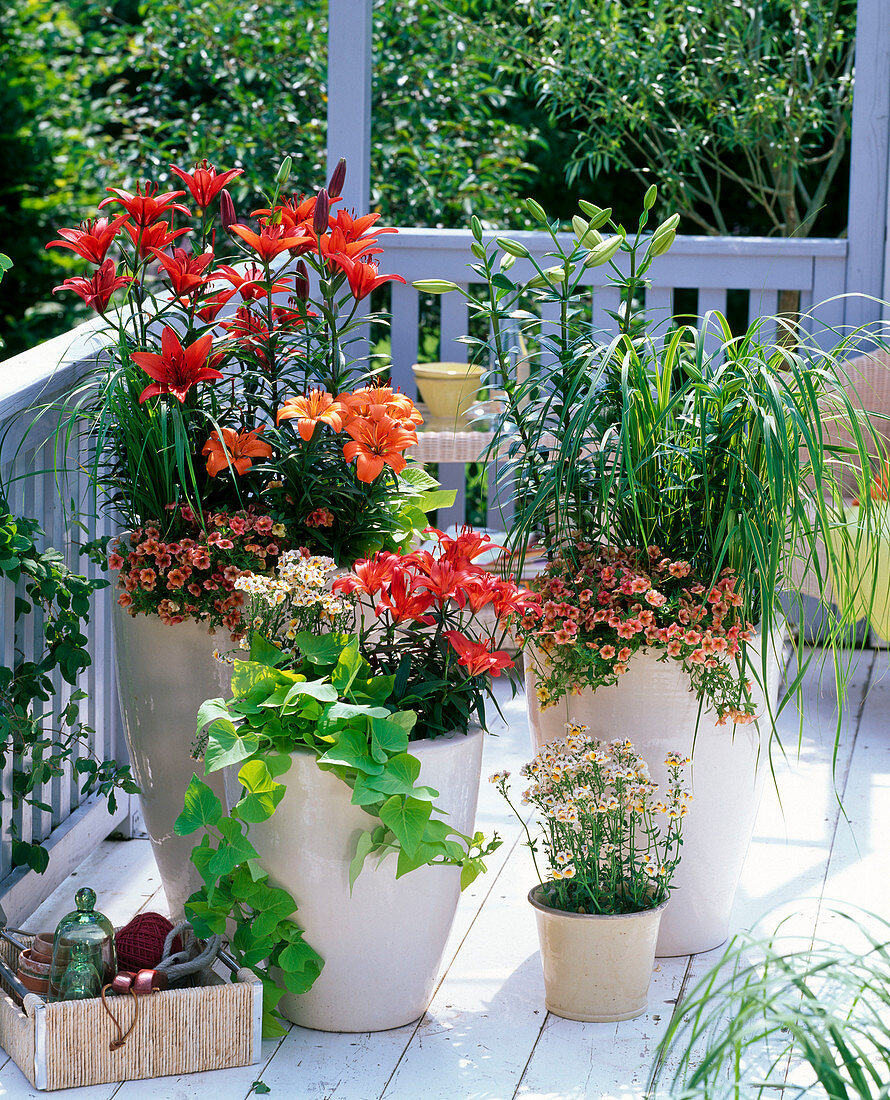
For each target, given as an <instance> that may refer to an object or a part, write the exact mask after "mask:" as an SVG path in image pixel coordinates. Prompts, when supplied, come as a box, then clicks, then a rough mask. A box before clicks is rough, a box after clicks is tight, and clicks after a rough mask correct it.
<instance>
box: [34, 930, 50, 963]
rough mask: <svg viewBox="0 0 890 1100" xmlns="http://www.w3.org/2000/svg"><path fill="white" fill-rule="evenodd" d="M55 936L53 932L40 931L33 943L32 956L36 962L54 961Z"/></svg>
mask: <svg viewBox="0 0 890 1100" xmlns="http://www.w3.org/2000/svg"><path fill="white" fill-rule="evenodd" d="M54 938H55V937H54V935H53V933H52V932H38V933H37V935H36V936H35V937H34V942H33V943H32V944H31V958H32V959H34V960H35V961H36V962H47V963H51V962H52V961H53V939H54Z"/></svg>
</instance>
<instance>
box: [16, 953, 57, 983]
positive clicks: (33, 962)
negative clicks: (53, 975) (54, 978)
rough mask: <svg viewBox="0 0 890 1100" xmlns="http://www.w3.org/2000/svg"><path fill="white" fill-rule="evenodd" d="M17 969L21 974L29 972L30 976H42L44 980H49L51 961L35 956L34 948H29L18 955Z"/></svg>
mask: <svg viewBox="0 0 890 1100" xmlns="http://www.w3.org/2000/svg"><path fill="white" fill-rule="evenodd" d="M19 970H20V971H21V972H22V973H23V974H30V975H31V977H32V978H42V979H44V980H45V981H49V973H50V971H51V970H52V963H51V962H44V961H43V960H42V959H37V958H35V957H34V949H33V948H30V949H26V950H25V951H23V952H22V953H21V954H20V955H19Z"/></svg>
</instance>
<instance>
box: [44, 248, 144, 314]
mask: <svg viewBox="0 0 890 1100" xmlns="http://www.w3.org/2000/svg"><path fill="white" fill-rule="evenodd" d="M132 281H133V279H132V277H131V276H130V275H118V274H117V265H116V264H115V262H114V260H105V261H104V262H103V263H102V265H101V267H99V269H98V271H96V273H95V275H93V277H92V278H91V279H87V278H86V276H84V275H72V277H71V278H70V279H66V280H65V281H64V282H63V283H61V284H60V285H59V286H54V287H53V294H55V293H56V291H57V290H73V291H74V293H75V294H77V295H79V296H80V297H81V298H83V300H84V301H85V302H86V304H87V305H88V306H89V307H90V308H91V309H94V310H95V311H96V312H97V313H99V314H102V315H104V313H105V310H106V307H107V306H108V302H109V300H110V299H111V295H112V294H114V292H115V291H116V290H117V289H118V288H119V287H122V286H128V285H129V284H130V283H132Z"/></svg>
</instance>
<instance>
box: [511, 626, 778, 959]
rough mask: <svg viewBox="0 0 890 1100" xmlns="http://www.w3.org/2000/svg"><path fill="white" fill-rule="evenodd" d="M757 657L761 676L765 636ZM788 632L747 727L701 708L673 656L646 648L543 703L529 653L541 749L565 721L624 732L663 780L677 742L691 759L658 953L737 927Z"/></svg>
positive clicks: (753, 651) (756, 691)
mask: <svg viewBox="0 0 890 1100" xmlns="http://www.w3.org/2000/svg"><path fill="white" fill-rule="evenodd" d="M748 650H749V660H750V662H751V666H752V668H753V669H755V670H756V671H757V677H759V678H760V679H763V676H762V672H761V664H760V656H759V638H758V639H755V641H754V642H752V643H751V645H749V647H748ZM781 654H782V645H781V638H780V637H777V638H774V639H773V640H772V642H771V644H770V646H769V649H768V661H767V676H766V692H767V693H768V696H769V699H770V707H767V704H766V698H767V696H766V694H765V693H764V690H763V688H762V687H761V685H760V684H759V683H758V682H757V678H756V677H755V676H753V675H752V677H751V679H752V684H753V690H752V696H753V698H754V701H755V705H756V707H757V714H758V716H759V718H758V720H757V721H756V722H753V723H751V724H750V725H746V726H734V725H732V724H731V723H727V725H725V726H718V725H717V724H716V720H715V716H714V714H713V711H705V710H703V711H702V713H701V715H699V704H698V700H697V699H696V697H695V694H694V693H693V692H692V690H691V689H690V686H689V677H688V676H687V675H686V673H685V672H684V671H683V669H682V668H681V667H680V665H679V664H677V662H675V661H658V660H657V659H656V657H655V656H654V655H653V654H651V653H649V652H647V651H645V650H643V651H640V652H638V653H635V654H634V656H633V657H632V658H631V661H630V664H629V667H628V670H627V672H626V673H625V674H624V675H623V676H622V677H621V678H620V679H619V681H618V683H617V684H616V685H615V686H614V687H608V688H600V689H598V690H597V691H589V690H588V691H584V692H582V693H581V694H580V695H569V696H566V697H565V698H564V699H562V700H560V702H559V703H557V704H556V706H554V707H548V708H547V709H546V710H544V711H542V710H541V708H540V705H539V703H538V700H537V695H536V694H535V674H534V668H533V665H532V661H531V660H529V659H527V661H526V673H525V677H526V693H527V699H528V708H529V726H530V729H531V734H532V747H533V750H534V751H535V752H537V751H538V749H539V748H540V747H541V745H543V744H545V743H546V742H547V741H553V740H555V739H557V738H559V737H563V736H564V735H565V723H566V722H574V723H578V724H581V725H585V726H589V727H590V729H591V732H592V733H593V735H594V736H595V737H597V738H599V739H600V740H604V741H609V740H611V739H612V738H613V737H626V738H628V739H629V740H630V741H632V742H633V744H634V746H635V747H636V749H637V751H638V752H639V753H640V755H641V756H642V757H643V759H644V760H645V761H646V762H647V763H648V765H649V769H650V772H651V775H652V778H653V779H654V780H655V781H656V782H657V783H659V784H665V783H666V782H667V778H668V772H667V768H666V766H665V763H664V759H665V756H666V755H667V753H668V752H670V751H672V750H673V751H675V752H679V753H682V754H683V755H685V756H689V757H691V758H692V763H691V764H689V765H688V766H687V767H686V768H685V769H684V777H685V780H686V784H687V786H688V787H689V789H690V790H691V791H692V796H693V797H692V802H691V803H690V806H689V812H688V814H687V815H686V817H685V819H684V822H683V847H682V848H681V852H680V855H681V859H680V865H679V867H678V868H677V871H676V873H675V875H674V878H673V885H672V891H671V898H670V901H669V903H668V905H667V908H666V909H665V912H664V917H663V919H662V922H661V929H660V931H659V935H658V947H657V954H659V955H687V954H692V953H695V952H699V951H710V950H711V949H712V948H715V947H719V946H720V944H721V943H723V942H724V941H725V940H726V938H727V936H728V935H729V921H730V916H731V913H732V903H733V901H734V899H735V892H736V888H737V886H738V881H739V876H740V875H741V872H742V866H743V864H744V862H745V855H746V854H747V851H748V845H749V843H750V841H751V834H752V832H753V830H754V819H755V817H756V816H757V808H758V806H759V805H760V798H761V795H762V793H763V784H764V779H765V777H766V774H767V773H768V770H769V768H768V760H767V756H768V752H767V744H768V741H769V737H770V733H771V732H772V725H771V722H770V711H771V710H772V712H773V713H775V705H776V701H777V697H778V690H779V682H780V678H781V664H780V662H781Z"/></svg>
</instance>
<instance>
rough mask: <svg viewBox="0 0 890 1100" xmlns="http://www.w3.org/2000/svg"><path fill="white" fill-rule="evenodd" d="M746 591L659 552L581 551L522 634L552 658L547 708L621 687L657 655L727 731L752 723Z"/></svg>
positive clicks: (538, 592) (543, 583)
mask: <svg viewBox="0 0 890 1100" xmlns="http://www.w3.org/2000/svg"><path fill="white" fill-rule="evenodd" d="M736 584H737V579H736V577H735V574H734V573H733V571H732V570H731V569H724V570H723V571H722V573H721V574H720V576H719V578H717V580H716V581H715V582H714V583H713V584H707V583H704V582H703V580H702V579H701V578H699V577H697V576H696V575H695V573H694V572H693V570H692V566H691V564H690V563H689V562H688V561H683V560H676V561H674V560H671V559H670V558H667V557H664V556H663V555H662V554H661V551H660V550H659V548H658V547H657V546H650V547H648V548H647V550H645V551H643V552H639V551H636V550H634V549H632V548H628V549H625V550H618V549H616V548H614V547H610V546H591V545H589V544H586V543H581V544H579V545H578V547H577V548H576V552H575V554H574V555H573V557H572V558H568V557H564V556H559V557H557V558H556V559H555V560H554V561H553V562H552V563H550V564H549V565H548V567H547V569H546V570H545V571H544V573H543V574H542V575H541V576H540V577H537V578H536V579H535V580H534V581H533V582H532V584H531V587H532V588H533V590H534V592H535V597H536V599H535V603H534V605H533V606H531V607H529V608H528V609H527V610H526V611H525V613H524V614H523V616H522V617H521V618H520V619H519V620H518V622H517V627H516V630H517V635H518V636H519V638H520V639H521V641H522V642H523V643H526V644H528V643H533V644H534V645H535V646H536V647H537V648H538V649H539V650H540V651H541V652H542V653H543V656H544V662H543V668H541V669H540V670H539V671H540V673H541V675H540V680H539V687H538V699H539V701H540V703H541V705H542V707H547V706H551V705H553V704H554V703H556V701H557V700H558V699H560V698H562V697H563V696H564V695H566V694H568V693H569V692H577V691H580V690H581V688H584V687H591V688H598V687H603V686H608V685H611V684H615V683H617V681H618V677H619V676H621V675H623V674H624V673H625V672H626V671H627V668H628V662H629V661H630V659H631V657H632V656H633V654H634V653H636V652H637V650H639V649H642V648H644V647H647V648H649V649H652V650H655V651H656V652H660V654H661V655H660V656H659V660H674V661H677V662H678V663H679V664H681V665H682V666H683V668H684V670H685V671H686V672H687V673H688V674H689V677H690V681H691V683H692V687H693V688H694V690H695V691H696V692H697V693H698V695H699V697H704V698H705V699H706V700H708V702H709V703H710V704H711V705H712V706H713V707H714V709H715V710H716V712H717V715H718V721H719V722H721V723H722V722H725V721H726V720H728V719H731V720H732V722H734V723H737V724H744V723H745V722H750V721H752V720H753V718H754V708H753V705H752V703H751V700H750V683H749V682H748V681H747V680H746V679H745V677H744V676H743V675H741V674H740V672H739V665H738V663H737V662H736V661H735V659H736V658H739V657H740V656H741V652H742V646H743V644H744V643H745V642H748V641H750V639H751V637H752V636H753V633H754V628H753V627H752V626H751V624H750V623H746V622H745V621H744V620H743V619H742V618H741V617H740V613H739V611H738V608H739V607H740V606H741V604H742V599H741V596H740V595H739V594H738V592H737V591H736Z"/></svg>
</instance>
